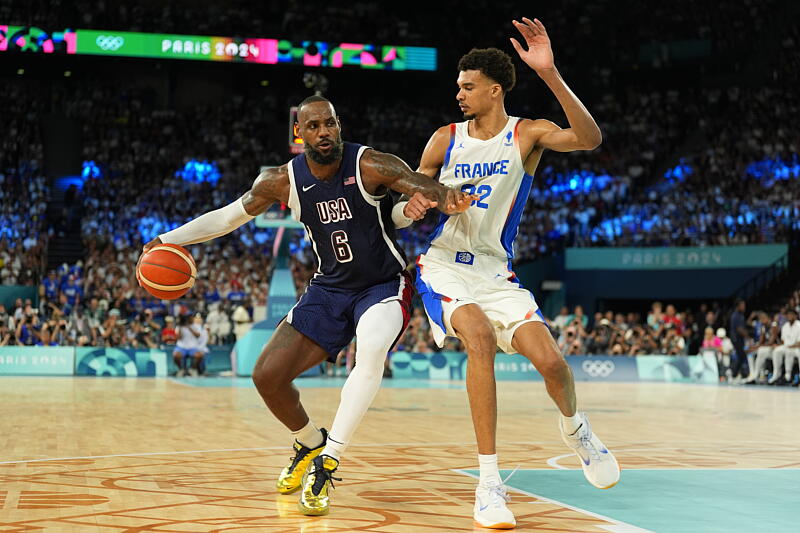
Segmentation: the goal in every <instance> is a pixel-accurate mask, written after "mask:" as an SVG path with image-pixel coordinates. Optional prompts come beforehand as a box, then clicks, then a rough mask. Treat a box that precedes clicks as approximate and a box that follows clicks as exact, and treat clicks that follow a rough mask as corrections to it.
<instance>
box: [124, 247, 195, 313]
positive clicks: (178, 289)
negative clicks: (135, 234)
mask: <svg viewBox="0 0 800 533" xmlns="http://www.w3.org/2000/svg"><path fill="white" fill-rule="evenodd" d="M196 276H197V266H196V265H195V264H194V258H192V254H190V253H189V251H188V250H186V248H184V247H182V246H178V245H177V244H157V245H156V246H154V247H153V248H151V249H150V251H149V252H147V253H146V254H144V255H143V256H142V257H141V258H140V259H139V264H138V265H136V279H137V280H138V281H139V285H140V286H142V287H143V288H144V290H146V291H147V292H149V293H150V294H152V295H153V296H155V297H156V298H161V299H162V300H174V299H175V298H180V297H181V296H183V295H184V294H186V292H187V291H188V290H189V289H191V288H192V286H194V281H195V277H196Z"/></svg>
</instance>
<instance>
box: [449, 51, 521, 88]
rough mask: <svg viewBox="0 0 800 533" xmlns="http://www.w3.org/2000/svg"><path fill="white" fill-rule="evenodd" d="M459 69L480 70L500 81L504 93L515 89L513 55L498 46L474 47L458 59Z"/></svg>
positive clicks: (515, 78)
mask: <svg viewBox="0 0 800 533" xmlns="http://www.w3.org/2000/svg"><path fill="white" fill-rule="evenodd" d="M458 70H459V71H463V70H480V71H481V72H482V73H483V75H484V76H486V77H489V78H491V79H493V80H494V81H496V82H497V83H499V84H500V87H502V88H503V92H504V93H507V92H509V91H510V90H511V89H513V88H514V84H515V83H516V81H517V75H516V72H515V70H514V63H513V62H512V61H511V56H510V55H508V54H507V53H505V52H503V51H502V50H498V49H497V48H473V49H472V50H470V51H469V53H468V54H465V55H464V56H463V57H462V58H461V59H460V60H459V61H458Z"/></svg>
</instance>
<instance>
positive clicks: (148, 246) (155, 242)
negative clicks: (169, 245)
mask: <svg viewBox="0 0 800 533" xmlns="http://www.w3.org/2000/svg"><path fill="white" fill-rule="evenodd" d="M159 244H161V237H156V238H155V239H153V240H152V241H150V242H148V243H147V244H145V245H144V246H143V247H142V255H144V254H146V253H147V252H149V251H150V250H151V249H152V248H153V247H154V246H157V245H159Z"/></svg>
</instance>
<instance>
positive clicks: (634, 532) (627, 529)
mask: <svg viewBox="0 0 800 533" xmlns="http://www.w3.org/2000/svg"><path fill="white" fill-rule="evenodd" d="M526 470H533V469H526ZM536 470H550V469H548V468H538V469H536ZM450 471H451V472H456V473H458V474H463V475H465V476H469V477H471V478H473V479H478V480H480V476H476V475H474V474H470V473H469V472H466V471H464V470H461V469H459V468H451V469H450ZM508 489H509V490H510V491H516V492H519V493H520V494H524V495H525V496H530V497H531V498H536V499H539V500H544V501H546V502H549V503H552V504H555V505H560V506H562V507H564V508H566V509H571V510H573V511H576V512H578V513H583V514H585V515H588V516H592V517H594V518H599V519H600V520H605V521H606V522H611V523H612V524H613V525H612V526H607V525H598V526H597V527H600V528H603V529H605V530H607V531H611V532H614V533H655V531H651V530H649V529H644V528H641V527H639V526H635V525H633V524H629V523H627V522H623V521H622V520H617V519H616V518H611V517H610V516H605V515H601V514H599V513H595V512H593V511H587V510H586V509H582V508H580V507H577V506H575V505H569V504H566V503H563V502H560V501H558V500H554V499H553V498H547V497H545V496H541V495H539V494H535V493H533V492H528V491H527V490H522V489H518V488H516V487H511V486H509V487H508Z"/></svg>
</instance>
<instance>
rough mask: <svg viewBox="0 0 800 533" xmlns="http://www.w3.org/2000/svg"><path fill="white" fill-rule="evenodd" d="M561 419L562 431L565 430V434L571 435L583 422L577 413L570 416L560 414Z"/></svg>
mask: <svg viewBox="0 0 800 533" xmlns="http://www.w3.org/2000/svg"><path fill="white" fill-rule="evenodd" d="M561 421H562V424H561V427H563V428H564V431H566V432H567V435H572V434H573V433H575V432H576V431H578V428H580V427H581V424H583V419H581V417H580V416H578V413H575V414H574V415H572V416H564V415H563V414H562V415H561Z"/></svg>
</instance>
